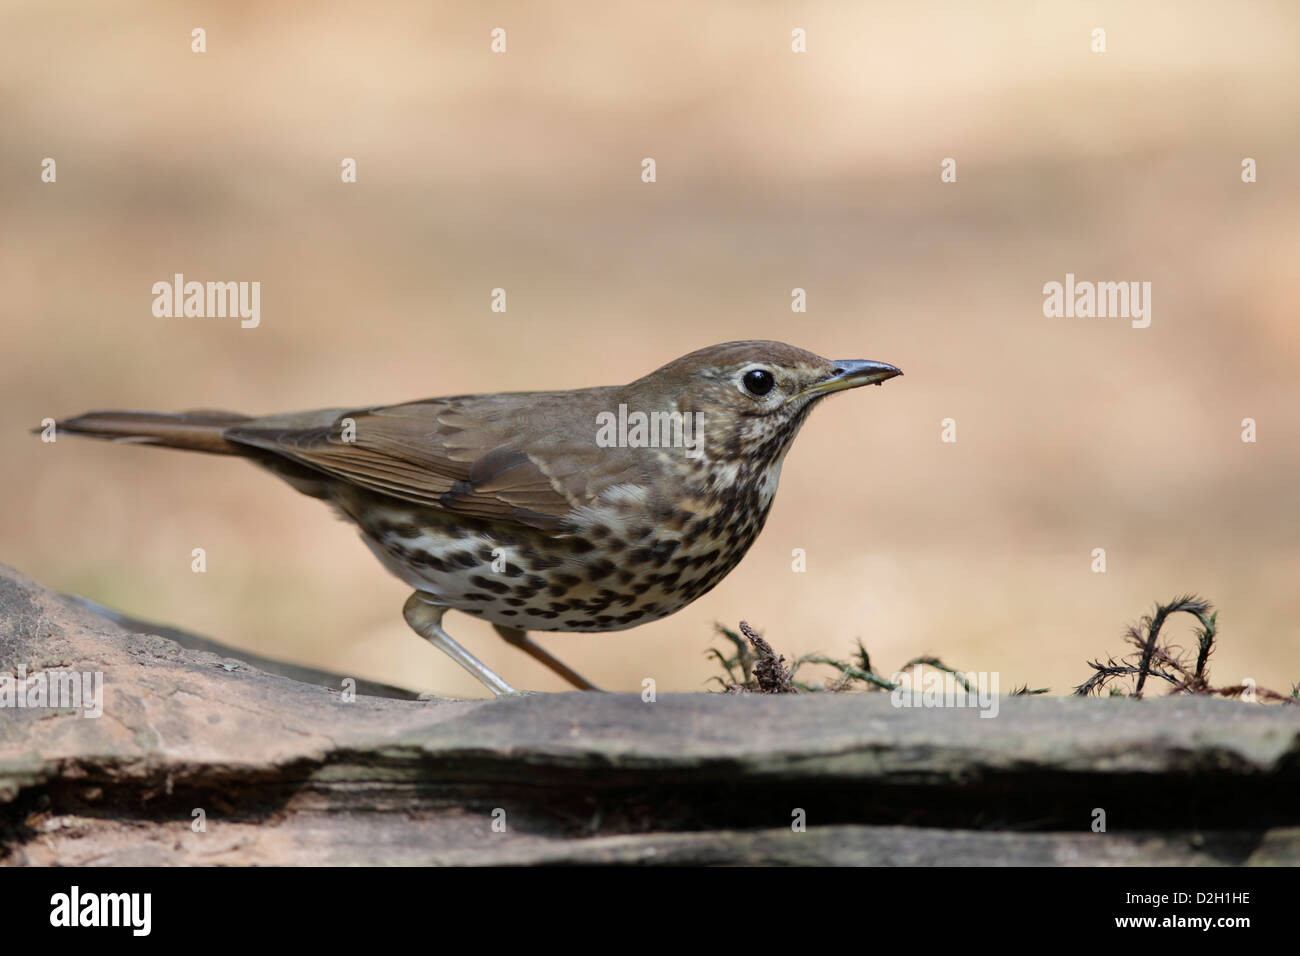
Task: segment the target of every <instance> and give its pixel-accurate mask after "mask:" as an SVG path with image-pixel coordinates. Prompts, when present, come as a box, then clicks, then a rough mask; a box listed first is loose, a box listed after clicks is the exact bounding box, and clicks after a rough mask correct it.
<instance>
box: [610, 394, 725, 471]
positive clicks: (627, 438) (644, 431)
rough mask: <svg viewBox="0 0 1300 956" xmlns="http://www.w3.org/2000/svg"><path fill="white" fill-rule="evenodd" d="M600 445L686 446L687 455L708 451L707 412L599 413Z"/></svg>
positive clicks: (622, 409)
mask: <svg viewBox="0 0 1300 956" xmlns="http://www.w3.org/2000/svg"><path fill="white" fill-rule="evenodd" d="M596 425H597V429H596V445H597V447H600V448H685V449H686V457H687V458H701V457H703V455H704V413H703V412H686V413H682V412H649V413H647V412H640V411H632V412H629V411H628V410H627V405H626V404H620V405H619V406H618V412H617V413H615V412H597V413H596Z"/></svg>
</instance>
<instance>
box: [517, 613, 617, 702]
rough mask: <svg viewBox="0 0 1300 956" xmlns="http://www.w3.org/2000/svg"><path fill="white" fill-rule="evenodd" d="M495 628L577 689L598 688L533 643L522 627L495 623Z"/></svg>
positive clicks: (540, 646)
mask: <svg viewBox="0 0 1300 956" xmlns="http://www.w3.org/2000/svg"><path fill="white" fill-rule="evenodd" d="M496 629H497V633H498V634H500V635H501V636H502V637H504V638H505V639H506V641H507V642H509V643H510V644H513V645H514V646H515V647H517V648H519V649H520V650H521V651H523V652H524V653H525V654H527V655H528V656H529V657H531V658H532V659H533V660H535V661H537V662H538V663H540V664H544V665H546V666H547V667H549V668H550V669H551V670H553V671H554V672H555V673H557V674H559V675H560V676H561V677H563V678H564V679H565V680H567V681H568V682H569V683H570V684H572V685H573V686H574V687H576V688H578V690H600V688H599V687H597V686H596V685H595V684H593V683H592V682H591V681H589V680H587V678H585V677H583V676H582V675H581V674H579V673H578V672H577V671H575V670H573V669H572V668H571V667H569V665H567V664H565V663H564V662H563V661H561V660H560V659H559V658H556V657H552V656H551V653H550V651H548V650H547V649H546V648H544V647H542V645H540V644H535V643H534V642H533V641H532V640H531V639H530V638H529V637H528V632H527V631H525V630H523V629H522V628H518V627H503V626H502V625H500V624H497V625H496Z"/></svg>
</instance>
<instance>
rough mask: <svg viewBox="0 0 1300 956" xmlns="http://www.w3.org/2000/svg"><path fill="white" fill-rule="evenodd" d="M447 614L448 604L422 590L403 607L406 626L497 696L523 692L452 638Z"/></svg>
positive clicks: (407, 600)
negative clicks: (445, 622)
mask: <svg viewBox="0 0 1300 956" xmlns="http://www.w3.org/2000/svg"><path fill="white" fill-rule="evenodd" d="M446 613H447V608H446V607H445V606H444V605H441V604H435V603H433V601H432V599H431V598H430V597H429V595H426V594H421V593H420V592H419V591H416V592H415V593H414V594H412V595H411V596H410V597H409V598H407V599H406V606H405V607H404V608H402V615H403V616H404V617H405V618H406V623H407V624H409V625H411V628H412V629H413V630H414V631H415V633H416V634H419V635H420V636H421V637H422V638H424V639H425V640H426V641H428V642H429V643H430V644H432V645H433V646H434V647H436V648H438V650H440V651H442V652H443V653H444V654H446V655H447V656H448V657H450V658H451V659H452V660H453V661H455V662H456V663H457V664H459V665H460V666H461V667H463V668H465V670H467V671H469V672H470V673H471V674H473V675H474V676H475V677H477V678H478V679H479V680H480V681H482V683H483V685H484V686H485V687H486V688H487V689H488V690H490V691H492V693H494V694H496V695H497V696H501V695H502V694H517V693H519V692H518V691H517V690H515V689H514V688H513V687H511V686H510V685H509V684H507V683H506V682H505V681H503V680H502V679H501V678H500V677H498V676H497V675H496V674H494V673H493V672H492V670H491V669H490V668H489V667H488V666H487V665H486V664H484V663H483V662H482V661H481V660H479V659H478V658H477V657H475V656H474V655H473V654H471V653H470V652H469V651H467V650H465V648H463V647H461V646H460V645H459V644H457V643H456V642H455V640H453V639H452V636H451V635H450V634H448V633H447V632H446V631H444V630H443V629H442V616H443V615H444V614H446Z"/></svg>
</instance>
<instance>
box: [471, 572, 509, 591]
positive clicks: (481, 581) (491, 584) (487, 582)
mask: <svg viewBox="0 0 1300 956" xmlns="http://www.w3.org/2000/svg"><path fill="white" fill-rule="evenodd" d="M469 583H470V584H472V585H474V587H476V588H482V589H483V590H485V591H494V592H495V593H497V594H507V593H509V591H510V585H508V584H506V583H505V582H504V581H493V580H492V579H491V578H485V577H483V575H481V574H475V575H472V576H471V577H470V579H469Z"/></svg>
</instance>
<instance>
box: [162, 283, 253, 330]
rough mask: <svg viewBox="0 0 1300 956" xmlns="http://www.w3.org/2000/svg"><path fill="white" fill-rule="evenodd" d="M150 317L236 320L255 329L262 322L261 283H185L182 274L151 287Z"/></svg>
mask: <svg viewBox="0 0 1300 956" xmlns="http://www.w3.org/2000/svg"><path fill="white" fill-rule="evenodd" d="M152 291H153V295H154V300H153V314H154V315H156V316H157V317H158V318H160V319H178V318H182V317H183V318H197V319H204V318H207V319H224V318H227V317H230V318H239V319H240V323H239V325H240V327H241V328H245V329H255V328H257V326H258V325H259V324H260V323H261V321H262V283H260V282H207V283H203V282H186V281H185V275H184V273H180V272H178V273H176V274H175V275H174V276H172V281H171V282H167V281H165V280H164V281H160V282H155V283H154V284H153V289H152Z"/></svg>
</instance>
